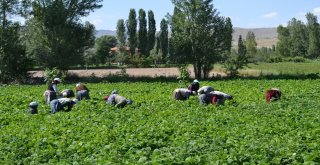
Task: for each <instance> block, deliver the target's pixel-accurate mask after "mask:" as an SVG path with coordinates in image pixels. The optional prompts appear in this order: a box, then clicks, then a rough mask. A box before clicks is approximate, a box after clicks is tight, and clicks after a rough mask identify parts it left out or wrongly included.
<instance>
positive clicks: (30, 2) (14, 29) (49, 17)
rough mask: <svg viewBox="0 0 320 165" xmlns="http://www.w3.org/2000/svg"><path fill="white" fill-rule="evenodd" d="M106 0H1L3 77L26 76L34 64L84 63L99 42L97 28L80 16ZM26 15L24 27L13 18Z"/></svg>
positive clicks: (0, 65) (0, 73) (63, 65)
mask: <svg viewBox="0 0 320 165" xmlns="http://www.w3.org/2000/svg"><path fill="white" fill-rule="evenodd" d="M101 2H102V0H76V1H74V0H54V1H47V0H2V1H0V6H1V7H0V24H1V27H0V36H1V38H0V42H1V45H0V61H1V63H0V81H1V82H8V81H13V80H16V79H19V78H20V77H24V75H25V74H26V71H27V70H28V69H29V68H31V67H32V66H40V67H41V68H54V67H57V68H59V69H61V70H67V69H68V68H69V67H70V66H72V65H77V64H81V63H84V52H85V51H86V50H87V49H88V48H90V47H92V46H93V45H94V43H95V38H94V34H95V28H94V26H93V25H92V24H90V23H89V22H86V23H82V22H81V20H80V18H81V17H84V16H87V15H88V14H89V13H90V12H91V11H94V10H95V9H98V8H100V7H102V5H101V4H100V3H101ZM12 16H21V17H24V18H25V19H26V23H25V26H24V27H21V26H20V25H19V23H14V22H12V21H10V20H9V18H10V17H12Z"/></svg>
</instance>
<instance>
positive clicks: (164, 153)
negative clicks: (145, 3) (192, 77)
mask: <svg viewBox="0 0 320 165" xmlns="http://www.w3.org/2000/svg"><path fill="white" fill-rule="evenodd" d="M201 85H202V86H203V85H211V86H213V87H214V88H215V89H218V90H220V91H223V92H226V93H228V94H231V95H233V96H234V100H233V101H230V102H226V104H225V105H223V106H214V105H208V106H200V105H199V101H198V98H197V97H191V98H190V99H189V100H187V101H175V100H172V99H171V92H172V91H173V89H175V88H177V87H179V86H178V83H173V82H153V83H147V82H145V83H144V82H140V83H130V82H128V83H98V84H87V86H88V87H89V89H90V90H91V91H90V95H91V97H92V99H91V100H90V101H81V102H80V103H79V104H77V105H76V107H74V109H73V110H72V111H70V112H58V113H56V114H54V115H52V114H49V107H48V106H47V105H44V104H43V96H42V94H43V92H44V90H45V88H46V87H45V86H44V85H41V86H36V85H34V86H29V85H9V86H2V87H0V113H1V116H0V130H1V131H0V164H319V163H320V145H319V144H320V113H319V112H320V104H319V99H320V92H319V91H320V80H319V79H316V80H229V81H211V82H204V81H202V82H201ZM73 87H74V84H67V85H60V86H59V88H60V89H65V88H73ZM270 87H279V88H281V90H282V92H283V97H282V99H281V100H280V101H278V102H274V103H271V104H267V103H265V100H264V92H265V91H266V90H267V89H268V88H270ZM113 89H117V90H118V91H119V93H120V94H122V95H123V96H126V97H127V98H128V99H132V100H133V101H134V103H133V104H132V105H130V106H127V107H125V108H123V109H117V108H115V107H111V106H109V105H106V104H105V102H104V101H103V100H102V97H103V96H104V95H106V94H108V93H109V92H110V91H111V90H113ZM31 101H38V102H40V103H41V105H40V107H39V111H40V113H39V114H37V115H31V114H28V113H27V110H28V104H29V103H30V102H31Z"/></svg>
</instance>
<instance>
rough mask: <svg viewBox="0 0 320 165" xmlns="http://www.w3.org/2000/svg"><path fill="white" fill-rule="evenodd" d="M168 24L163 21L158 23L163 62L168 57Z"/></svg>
mask: <svg viewBox="0 0 320 165" xmlns="http://www.w3.org/2000/svg"><path fill="white" fill-rule="evenodd" d="M168 34H169V32H168V23H167V21H166V20H165V19H162V20H161V23H160V36H159V44H160V49H161V52H162V59H163V60H165V59H166V58H167V55H168V45H169V43H168V42H169V39H168V38H169V36H168Z"/></svg>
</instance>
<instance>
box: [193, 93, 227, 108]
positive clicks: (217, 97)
mask: <svg viewBox="0 0 320 165" xmlns="http://www.w3.org/2000/svg"><path fill="white" fill-rule="evenodd" d="M232 98H233V97H232V96H231V95H229V94H226V93H223V92H220V91H211V92H209V93H202V94H200V95H199V101H200V104H202V105H204V104H210V103H211V104H215V105H222V104H224V101H225V100H231V99H232Z"/></svg>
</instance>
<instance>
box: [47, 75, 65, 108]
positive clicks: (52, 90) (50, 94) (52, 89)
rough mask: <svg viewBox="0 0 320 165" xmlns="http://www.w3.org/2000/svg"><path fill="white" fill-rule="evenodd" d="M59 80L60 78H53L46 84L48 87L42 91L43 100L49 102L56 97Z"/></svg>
mask: <svg viewBox="0 0 320 165" xmlns="http://www.w3.org/2000/svg"><path fill="white" fill-rule="evenodd" d="M60 82H61V79H60V78H54V79H53V80H52V82H51V83H50V84H49V85H48V89H47V90H46V91H45V92H44V94H43V95H44V97H45V102H46V103H47V104H49V103H50V101H52V100H54V99H56V98H57V95H58V94H59V89H58V86H57V85H58V84H59V83H60Z"/></svg>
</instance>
